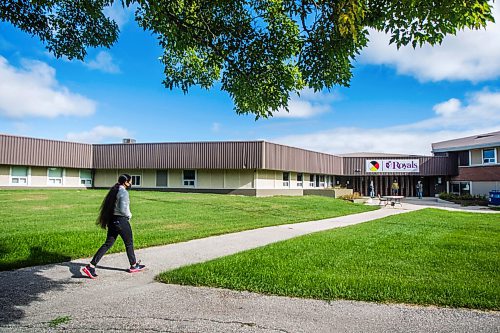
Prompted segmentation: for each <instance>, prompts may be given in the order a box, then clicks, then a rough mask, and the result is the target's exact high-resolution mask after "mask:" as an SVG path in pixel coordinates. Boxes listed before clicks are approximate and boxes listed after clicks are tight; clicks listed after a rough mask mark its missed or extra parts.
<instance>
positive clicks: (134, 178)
mask: <svg viewBox="0 0 500 333" xmlns="http://www.w3.org/2000/svg"><path fill="white" fill-rule="evenodd" d="M131 177H132V186H141V176H139V175H133V176H131Z"/></svg>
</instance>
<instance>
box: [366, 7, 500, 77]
mask: <svg viewBox="0 0 500 333" xmlns="http://www.w3.org/2000/svg"><path fill="white" fill-rule="evenodd" d="M493 15H494V17H495V20H496V21H497V22H498V21H500V6H498V5H497V4H495V6H494V7H493ZM389 39H390V37H389V35H387V34H385V33H383V32H377V31H374V30H372V31H370V43H369V44H368V46H367V47H366V48H365V50H363V52H362V54H361V55H360V57H359V61H360V62H361V63H364V64H376V65H388V66H393V67H395V68H396V70H397V72H398V73H399V74H406V75H411V76H414V77H416V78H417V79H418V80H420V81H422V82H425V81H441V80H449V81H457V80H467V81H472V82H479V81H484V80H490V79H496V78H498V77H500V61H498V59H500V42H498V41H499V40H500V24H498V23H490V24H488V26H487V28H486V29H485V30H484V29H483V30H465V31H459V32H458V33H457V35H456V36H447V37H445V39H444V41H443V43H442V44H441V45H436V46H430V45H424V46H423V47H422V48H419V47H417V48H416V49H413V48H412V47H411V46H405V47H401V48H400V49H399V50H398V49H397V48H396V46H395V45H389ZM495 40H496V41H497V42H495Z"/></svg>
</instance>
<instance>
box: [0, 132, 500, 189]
mask: <svg viewBox="0 0 500 333" xmlns="http://www.w3.org/2000/svg"><path fill="white" fill-rule="evenodd" d="M432 151H433V155H432V156H420V155H395V154H373V153H361V154H344V155H332V154H325V153H321V152H314V151H309V150H305V149H300V148H295V147H289V146H285V145H280V144H275V143H271V142H266V141H224V142H179V143H136V142H135V141H134V140H131V139H126V140H124V142H123V143H120V144H85V143H74V142H66V141H57V140H46V139H37V138H30V137H20V136H12V135H6V134H0V188H27V187H32V188H108V187H110V186H112V185H113V184H114V183H115V182H116V179H117V177H118V176H119V175H120V174H122V173H128V174H130V175H132V180H133V184H134V188H135V189H145V190H161V191H175V192H200V193H220V194H241V195H252V196H269V195H298V196H300V195H308V194H318V195H329V196H339V195H342V194H346V193H349V192H350V191H355V192H359V193H361V195H368V194H369V185H370V182H373V184H374V186H375V193H377V194H380V195H388V194H390V188H391V183H392V182H393V181H394V180H397V181H398V183H399V186H400V194H401V195H404V196H407V197H408V196H416V184H417V182H418V181H419V180H420V181H422V182H423V184H424V195H425V196H434V195H435V194H438V193H441V192H453V193H461V194H465V193H470V194H482V195H487V194H488V192H489V191H491V190H495V189H500V163H499V162H498V155H499V153H500V131H499V132H494V133H487V134H482V135H478V136H474V137H467V138H460V139H456V140H451V141H444V142H438V143H434V144H432Z"/></svg>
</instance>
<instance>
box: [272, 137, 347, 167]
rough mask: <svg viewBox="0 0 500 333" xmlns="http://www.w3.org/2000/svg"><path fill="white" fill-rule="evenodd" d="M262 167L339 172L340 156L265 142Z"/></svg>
mask: <svg viewBox="0 0 500 333" xmlns="http://www.w3.org/2000/svg"><path fill="white" fill-rule="evenodd" d="M264 145H265V148H264V150H265V154H264V155H265V163H263V168H264V169H268V170H281V171H293V172H307V173H319V174H332V175H336V174H340V172H341V170H342V165H341V163H342V158H341V157H339V156H335V155H330V154H325V153H319V152H314V151H309V150H305V149H301V148H295V147H289V146H284V145H279V144H275V143H271V142H265V143H264Z"/></svg>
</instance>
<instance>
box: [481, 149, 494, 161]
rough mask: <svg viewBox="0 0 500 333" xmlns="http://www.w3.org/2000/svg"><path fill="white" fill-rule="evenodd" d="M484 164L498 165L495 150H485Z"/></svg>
mask: <svg viewBox="0 0 500 333" xmlns="http://www.w3.org/2000/svg"><path fill="white" fill-rule="evenodd" d="M483 163H484V164H489V163H496V158H495V149H483Z"/></svg>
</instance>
